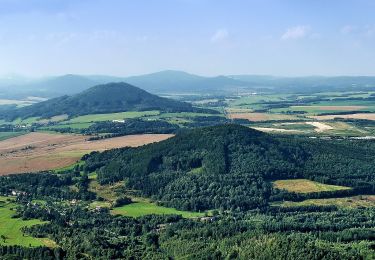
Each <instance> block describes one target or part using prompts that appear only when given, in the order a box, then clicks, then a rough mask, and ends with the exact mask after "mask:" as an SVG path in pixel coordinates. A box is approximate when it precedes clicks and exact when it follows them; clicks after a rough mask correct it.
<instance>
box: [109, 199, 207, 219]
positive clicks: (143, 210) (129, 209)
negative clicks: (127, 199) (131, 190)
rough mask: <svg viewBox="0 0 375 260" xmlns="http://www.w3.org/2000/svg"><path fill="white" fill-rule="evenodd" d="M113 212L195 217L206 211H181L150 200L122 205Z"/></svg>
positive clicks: (133, 214)
mask: <svg viewBox="0 0 375 260" xmlns="http://www.w3.org/2000/svg"><path fill="white" fill-rule="evenodd" d="M111 212H112V214H115V215H123V216H128V217H140V216H144V215H151V214H159V215H167V214H175V215H182V217H184V218H195V217H203V216H204V213H199V212H190V211H180V210H177V209H174V208H167V207H163V206H158V205H156V204H155V203H152V202H148V201H138V202H134V203H131V204H128V205H125V206H122V207H117V208H114V209H113V210H112V211H111Z"/></svg>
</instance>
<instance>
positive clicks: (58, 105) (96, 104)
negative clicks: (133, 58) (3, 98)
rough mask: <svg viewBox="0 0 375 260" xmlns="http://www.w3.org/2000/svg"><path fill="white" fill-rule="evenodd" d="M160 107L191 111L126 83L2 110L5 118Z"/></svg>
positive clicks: (173, 110)
mask: <svg viewBox="0 0 375 260" xmlns="http://www.w3.org/2000/svg"><path fill="white" fill-rule="evenodd" d="M142 110H162V111H167V112H181V111H188V112H190V111H195V110H198V109H196V108H193V107H192V106H191V105H190V104H188V103H184V102H180V101H175V100H171V99H167V98H162V97H159V96H156V95H153V94H150V93H148V92H146V91H144V90H142V89H140V88H137V87H134V86H132V85H129V84H127V83H109V84H105V85H98V86H95V87H92V88H90V89H88V90H85V91H83V92H81V93H79V94H76V95H73V96H62V97H58V98H54V99H50V100H47V101H44V102H40V103H37V104H34V105H32V106H28V107H23V108H19V109H14V110H10V111H6V112H4V113H2V115H1V117H2V118H6V119H15V118H18V117H20V118H28V117H34V116H38V117H44V118H48V117H52V116H56V115H62V114H67V115H69V116H77V115H87V114H97V113H113V112H123V111H142Z"/></svg>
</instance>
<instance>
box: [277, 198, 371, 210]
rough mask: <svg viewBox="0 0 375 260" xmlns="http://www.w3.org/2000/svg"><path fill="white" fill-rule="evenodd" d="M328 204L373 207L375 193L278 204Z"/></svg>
mask: <svg viewBox="0 0 375 260" xmlns="http://www.w3.org/2000/svg"><path fill="white" fill-rule="evenodd" d="M329 205H335V206H338V207H342V208H358V207H364V208H369V207H375V195H359V196H354V197H345V198H328V199H308V200H304V201H300V202H294V201H284V202H282V203H281V204H279V206H281V207H298V206H329Z"/></svg>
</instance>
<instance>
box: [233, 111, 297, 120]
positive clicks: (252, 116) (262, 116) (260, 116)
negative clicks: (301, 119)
mask: <svg viewBox="0 0 375 260" xmlns="http://www.w3.org/2000/svg"><path fill="white" fill-rule="evenodd" d="M228 117H229V118H230V119H247V120H250V121H254V122H260V121H272V120H294V119H296V117H294V116H291V115H282V114H270V113H230V114H228Z"/></svg>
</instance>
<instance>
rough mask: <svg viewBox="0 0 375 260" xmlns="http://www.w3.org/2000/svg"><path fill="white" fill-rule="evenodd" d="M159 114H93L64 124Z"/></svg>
mask: <svg viewBox="0 0 375 260" xmlns="http://www.w3.org/2000/svg"><path fill="white" fill-rule="evenodd" d="M159 114H160V111H157V110H152V111H129V112H121V113H111V114H93V115H85V116H78V117H75V118H72V119H70V120H68V121H65V122H64V123H69V124H70V123H90V122H99V121H110V120H122V119H127V118H137V117H145V116H156V115H159Z"/></svg>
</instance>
